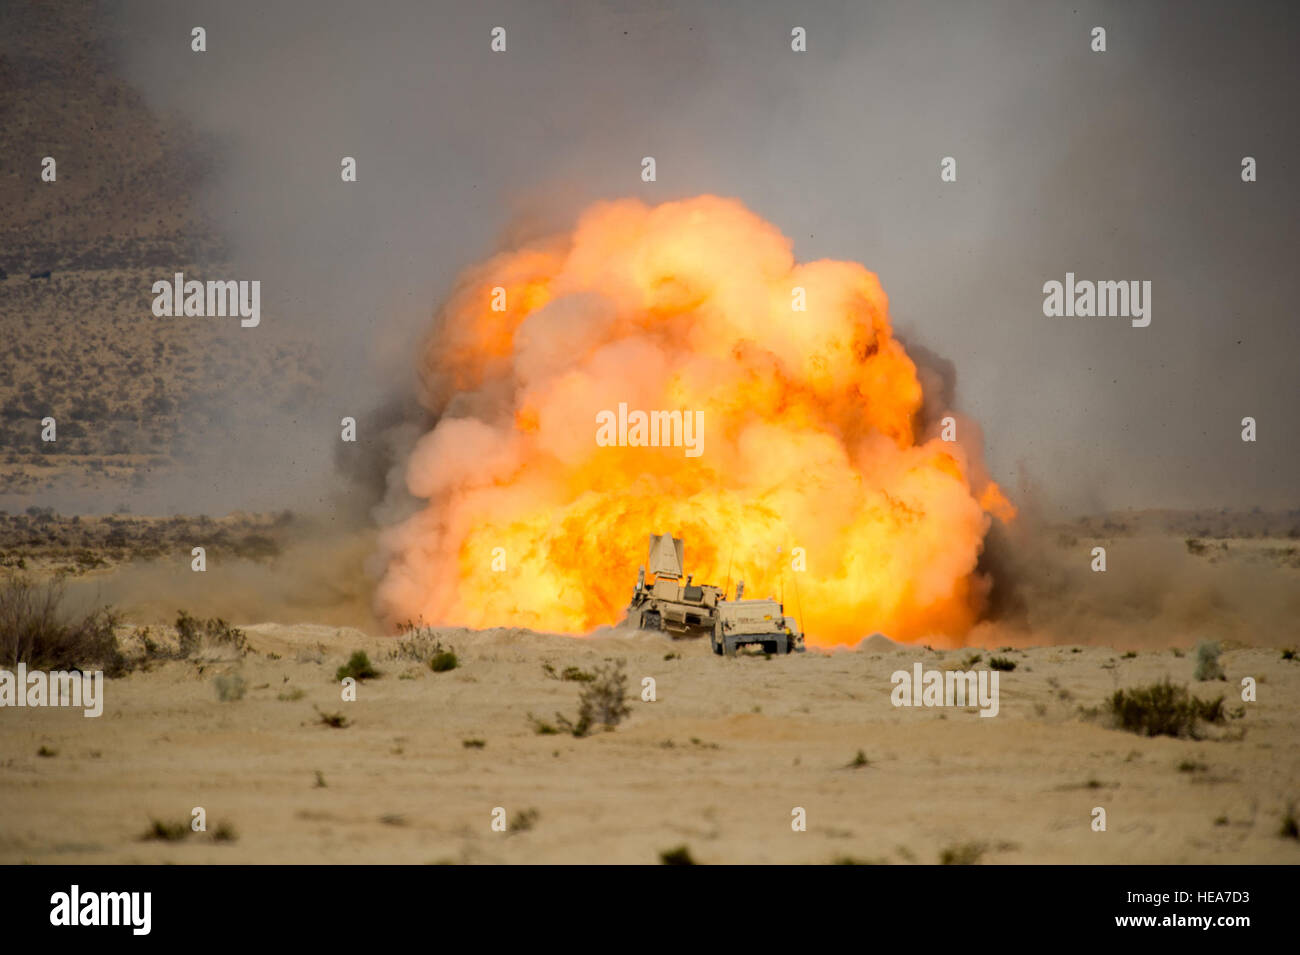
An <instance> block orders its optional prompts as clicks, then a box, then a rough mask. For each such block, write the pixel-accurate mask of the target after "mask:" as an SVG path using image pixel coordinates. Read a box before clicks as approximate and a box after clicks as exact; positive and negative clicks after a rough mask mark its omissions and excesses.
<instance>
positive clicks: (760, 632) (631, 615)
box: [627, 534, 804, 654]
mask: <svg viewBox="0 0 1300 955" xmlns="http://www.w3.org/2000/svg"><path fill="white" fill-rule="evenodd" d="M685 569H686V561H685V547H684V545H683V544H682V541H681V539H680V538H677V537H673V536H671V535H669V534H651V535H650V547H649V553H648V555H647V557H646V562H645V564H644V565H643V566H642V567H641V569H640V571H639V572H638V574H637V578H636V589H635V590H634V591H633V592H632V602H631V603H630V604H629V605H628V608H627V620H628V623H630V624H631V625H632V626H634V627H636V628H638V629H640V630H657V631H661V632H665V633H668V634H670V635H671V636H673V637H674V638H677V637H697V636H703V635H704V634H706V633H707V634H708V635H709V643H710V645H711V646H712V647H713V652H714V653H719V654H722V653H727V654H732V653H735V652H736V648H737V647H741V646H745V645H747V644H760V645H761V646H762V647H763V650H764V651H765V652H767V653H791V652H798V653H802V652H803V650H804V643H803V634H802V633H800V632H799V627H798V625H797V624H796V622H795V620H794V618H793V617H787V616H786V615H785V606H784V605H783V604H782V603H781V602H780V601H777V600H774V599H772V598H771V597H769V598H767V599H765V600H745V599H744V596H745V582H744V581H741V582H740V583H738V584H737V585H736V599H735V600H728V599H727V594H726V591H725V590H723V589H721V588H719V587H715V586H713V585H712V584H696V583H694V582H693V579H692V576H691V575H687V574H686V572H685ZM647 574H648V575H649V576H651V577H653V578H654V579H653V581H651V582H649V583H647V581H646V577H647ZM683 577H685V583H683V582H682V578H683Z"/></svg>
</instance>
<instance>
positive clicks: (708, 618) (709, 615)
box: [627, 534, 724, 638]
mask: <svg viewBox="0 0 1300 955" xmlns="http://www.w3.org/2000/svg"><path fill="white" fill-rule="evenodd" d="M685 568H686V561H685V547H684V545H683V544H682V541H681V539H680V538H677V537H673V536H671V535H669V534H651V535H650V550H649V554H648V555H647V557H646V562H645V564H644V565H643V566H642V567H641V570H640V572H639V573H638V574H637V578H636V589H635V590H634V591H633V592H632V602H631V603H630V604H629V605H628V608H627V619H628V622H629V623H630V624H631V625H632V626H634V627H637V628H638V629H640V630H661V631H663V632H665V633H668V634H669V635H670V636H672V637H674V638H676V637H700V636H703V635H704V634H706V633H712V632H713V626H714V622H715V620H716V618H717V613H718V603H719V601H721V600H723V599H724V598H723V593H722V590H721V589H720V588H718V587H714V586H713V585H711V584H696V583H694V582H693V581H692V578H691V576H690V575H688V574H686V572H685ZM647 573H648V574H649V575H650V576H652V577H653V578H654V580H653V581H652V582H649V583H647V582H646V575H647ZM683 578H684V579H683Z"/></svg>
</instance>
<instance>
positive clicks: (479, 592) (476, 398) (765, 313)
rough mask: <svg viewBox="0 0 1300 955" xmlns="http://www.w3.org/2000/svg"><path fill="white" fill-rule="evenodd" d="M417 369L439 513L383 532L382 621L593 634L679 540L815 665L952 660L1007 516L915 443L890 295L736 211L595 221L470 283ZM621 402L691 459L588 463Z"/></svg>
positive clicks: (616, 458)
mask: <svg viewBox="0 0 1300 955" xmlns="http://www.w3.org/2000/svg"><path fill="white" fill-rule="evenodd" d="M799 290H802V296H803V299H804V302H805V303H806V310H796V308H795V305H796V304H797V303H798V296H799V295H800V294H801V293H800V291H799ZM502 291H503V292H504V299H502ZM503 301H504V310H499V307H500V306H501V304H502V302H503ZM494 305H496V306H498V310H494V307H493V306H494ZM422 372H423V374H422V383H423V388H424V393H423V398H424V401H425V403H426V405H427V406H428V407H429V409H430V410H431V411H432V412H434V413H435V414H437V415H438V416H439V418H438V423H437V425H436V426H435V427H434V428H433V430H431V431H430V432H429V433H428V434H426V435H424V436H423V437H422V438H421V439H420V441H419V442H418V444H417V445H416V447H415V448H414V450H413V452H412V453H411V456H410V459H409V461H408V462H407V469H406V481H407V486H408V488H409V490H410V491H411V493H412V494H414V495H415V496H417V497H418V498H421V499H424V500H425V501H426V502H427V503H426V505H425V507H424V508H423V510H421V511H420V512H419V513H417V514H415V515H414V516H413V517H411V518H410V519H408V520H407V521H405V522H404V523H402V524H400V525H397V526H395V527H391V528H389V529H387V530H386V531H385V533H384V534H383V536H382V545H381V546H382V551H383V558H384V561H385V565H386V569H385V573H384V577H383V579H382V581H381V582H380V586H379V588H378V592H377V603H378V609H379V611H380V613H381V614H382V615H383V616H384V617H385V618H386V619H388V620H390V621H399V620H405V619H417V618H422V619H424V620H425V621H427V622H430V623H437V624H456V625H463V626H470V627H487V626H499V625H514V626H525V627H532V628H535V629H541V630H548V631H554V632H561V633H574V634H579V633H586V632H589V631H590V630H592V629H593V628H594V627H596V626H599V625H601V624H612V623H615V622H617V621H618V620H619V619H620V617H621V616H622V612H623V610H624V608H625V607H626V606H627V603H628V600H629V598H630V596H631V590H632V584H633V582H634V581H635V578H636V572H637V567H638V565H639V564H641V563H642V562H643V561H644V560H645V547H646V539H647V536H648V535H649V534H651V533H672V534H673V535H675V536H678V537H683V538H685V541H686V560H687V570H688V572H690V573H692V574H693V575H694V577H695V580H696V582H708V583H714V584H718V585H722V584H724V583H725V582H726V578H727V577H728V575H729V576H730V579H731V581H732V583H733V585H734V582H735V581H736V580H737V579H741V578H743V579H744V580H745V581H746V592H747V595H749V596H754V597H763V596H769V595H771V596H778V597H783V599H784V600H785V603H786V610H787V613H791V614H796V615H802V618H803V624H804V629H805V630H806V632H807V640H808V643H809V645H812V646H817V645H822V646H826V645H833V644H845V643H853V642H856V641H857V640H859V639H861V638H862V637H863V636H864V635H867V634H870V633H871V632H873V631H877V630H879V631H882V632H884V633H886V634H888V635H889V636H891V637H893V638H895V639H900V640H918V639H922V638H926V637H930V636H935V635H946V636H948V637H949V638H952V639H957V638H960V636H961V635H962V634H964V633H965V632H966V631H967V630H968V629H969V628H970V627H971V626H972V625H973V623H974V622H975V620H976V619H977V617H978V614H979V611H980V607H981V603H982V601H983V598H984V596H985V593H986V590H987V586H988V582H987V581H986V580H985V579H984V578H983V577H982V576H981V575H980V574H979V573H978V572H977V570H976V563H977V561H978V558H979V555H980V551H981V548H982V546H983V538H984V535H985V533H986V531H987V530H988V527H989V524H990V520H991V518H990V514H993V515H996V516H998V517H999V518H1001V519H1003V520H1008V519H1010V518H1011V517H1012V516H1014V513H1015V511H1014V508H1013V507H1012V506H1011V504H1010V503H1009V502H1008V501H1007V500H1006V498H1005V497H1004V496H1003V494H1002V492H1001V491H1000V490H999V489H998V488H997V486H996V485H994V484H992V483H989V482H987V481H985V480H983V479H978V480H975V481H973V480H972V478H971V475H972V471H974V472H976V473H982V468H981V467H980V465H979V462H978V458H977V455H978V453H979V452H978V449H973V450H969V451H968V450H967V449H965V448H963V447H962V445H961V444H960V442H953V441H943V440H941V439H940V437H939V435H938V434H935V435H934V436H931V437H928V438H923V437H922V436H919V435H917V434H916V428H917V427H918V415H919V412H920V410H921V403H922V392H921V384H920V381H919V380H918V376H917V369H916V366H915V364H914V363H913V362H912V360H911V359H910V358H909V357H908V356H907V354H906V352H905V351H904V349H903V347H902V345H901V344H900V343H899V342H898V341H897V340H896V339H894V337H893V336H892V332H891V330H890V325H889V318H888V303H887V299H886V297H885V293H884V291H883V290H882V289H881V287H880V283H879V282H878V281H877V279H876V277H875V276H874V275H873V274H871V273H870V272H868V271H867V270H866V269H864V268H863V267H862V266H860V265H858V264H856V263H852V262H835V261H827V260H822V261H816V262H808V263H803V264H799V263H796V262H795V261H794V258H793V255H792V253H791V244H790V242H789V240H787V239H786V238H785V237H784V236H782V235H781V234H780V233H779V232H778V231H777V230H776V229H775V228H774V227H773V226H771V225H770V224H768V223H766V222H764V221H763V220H761V219H760V218H758V217H757V216H755V215H754V214H753V213H751V212H750V211H748V210H747V209H746V208H745V207H744V206H742V205H741V204H740V203H738V202H736V201H734V200H726V199H720V198H717V197H714V196H701V197H698V198H695V199H690V200H687V201H682V202H670V203H665V204H663V205H660V206H655V207H648V206H646V205H644V204H642V203H640V202H637V201H632V200H625V201H619V202H612V203H601V204H598V205H596V206H593V207H592V208H590V209H589V210H588V211H587V212H586V213H585V214H584V215H583V216H582V217H581V219H580V221H579V222H578V224H577V226H576V228H575V229H574V230H573V232H572V233H571V234H569V235H564V236H560V237H556V238H553V239H550V240H547V241H544V242H539V243H536V244H534V245H531V246H529V247H528V248H525V249H522V250H520V251H515V252H510V253H505V254H502V255H499V256H497V257H495V258H494V259H492V260H490V261H488V262H486V263H484V264H482V265H480V266H478V267H475V268H473V269H471V270H470V271H469V272H468V273H467V274H466V275H465V276H464V277H463V278H462V281H461V283H460V285H459V287H458V289H457V291H456V292H455V294H454V295H453V296H452V298H451V300H450V301H449V302H448V304H447V305H446V307H445V309H444V313H443V316H442V321H441V322H440V323H439V327H438V329H437V332H436V334H435V335H434V337H433V338H432V339H431V340H430V343H429V345H428V346H427V349H426V354H425V356H424V362H423V365H422ZM620 403H624V404H625V405H626V406H627V408H629V409H633V410H643V411H658V410H662V411H679V412H683V413H684V414H693V413H694V412H696V411H698V412H701V415H702V416H701V418H700V420H701V422H702V444H701V446H700V453H699V454H698V456H694V455H692V454H688V453H687V451H688V450H689V449H688V448H686V447H683V446H659V447H638V446H603V445H602V444H600V443H598V441H597V430H598V428H597V425H598V415H600V413H601V412H615V413H616V412H617V409H618V408H619V405H620ZM683 443H685V442H683ZM973 484H979V485H982V486H972V485H973Z"/></svg>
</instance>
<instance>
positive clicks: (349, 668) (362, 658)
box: [334, 650, 379, 680]
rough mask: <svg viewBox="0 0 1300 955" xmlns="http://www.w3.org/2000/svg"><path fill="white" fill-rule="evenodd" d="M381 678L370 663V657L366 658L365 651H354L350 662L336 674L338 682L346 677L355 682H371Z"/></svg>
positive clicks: (349, 659) (349, 658)
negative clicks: (375, 678)
mask: <svg viewBox="0 0 1300 955" xmlns="http://www.w3.org/2000/svg"><path fill="white" fill-rule="evenodd" d="M377 676H379V671H378V670H376V669H375V668H374V667H373V666H372V665H371V663H370V657H368V656H366V651H365V650H354V651H353V652H352V656H350V657H348V662H347V663H345V664H343V666H341V667H339V668H338V670H337V671H336V672H335V674H334V678H335V679H336V680H342V679H344V678H346V677H352V679H354V680H370V679H373V678H374V677H377Z"/></svg>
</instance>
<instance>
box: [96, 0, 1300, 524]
mask: <svg viewBox="0 0 1300 955" xmlns="http://www.w3.org/2000/svg"><path fill="white" fill-rule="evenodd" d="M105 16H106V17H108V18H109V21H108V22H107V23H106V28H107V27H108V26H109V25H111V26H112V27H113V28H114V30H113V33H114V34H115V35H116V36H117V37H118V40H117V43H116V46H115V49H116V50H117V53H118V54H119V55H120V57H121V61H122V69H123V70H124V72H125V73H126V75H127V76H128V77H129V78H130V80H131V81H132V82H133V83H135V84H136V85H137V86H138V87H139V88H140V89H141V90H142V91H143V92H144V94H145V95H146V97H147V98H148V100H149V102H150V103H151V105H153V106H154V107H155V108H157V109H159V110H161V111H163V112H165V113H167V114H172V115H175V116H177V117H181V118H183V119H184V120H185V121H186V122H188V123H189V124H191V125H192V126H193V127H194V128H195V129H196V130H197V131H199V132H200V133H201V134H202V135H203V136H204V137H205V140H206V141H207V142H208V143H209V144H210V146H211V149H212V151H213V156H214V158H215V159H216V165H215V167H214V172H213V174H212V177H211V178H210V179H209V180H208V181H206V182H204V183H202V184H196V191H199V192H201V194H202V197H203V201H204V203H205V205H206V206H207V208H208V209H209V210H210V211H211V212H212V213H213V214H214V215H215V216H216V218H217V221H218V222H219V223H220V225H221V227H222V228H223V230H224V231H225V232H227V234H228V235H229V237H230V239H231V241H232V244H233V247H234V249H235V250H236V255H237V258H238V259H239V262H240V265H241V270H242V271H241V272H240V274H239V276H238V277H243V278H260V279H261V280H262V283H263V300H262V312H263V323H264V324H266V323H269V322H278V323H283V324H285V325H293V326H294V327H296V328H299V329H302V330H305V331H307V332H309V333H310V334H311V335H313V336H314V337H315V338H316V339H317V340H318V341H319V342H320V343H321V346H322V348H323V349H324V350H325V352H326V357H327V360H328V362H329V367H330V369H331V371H332V374H333V379H332V380H334V381H336V382H337V385H336V387H337V389H338V392H339V394H340V396H341V397H340V404H346V405H348V406H353V405H355V406H358V407H361V406H367V405H369V406H373V405H375V404H377V403H379V402H381V401H382V400H384V399H386V398H387V397H389V396H391V395H392V394H393V393H394V392H401V391H411V392H413V384H412V383H411V382H412V379H411V377H410V375H411V372H412V369H413V364H414V363H413V353H414V351H413V348H412V342H413V341H414V339H415V337H416V336H417V335H418V334H419V333H420V332H421V331H422V330H423V329H425V328H427V327H428V324H429V322H430V317H431V315H432V313H433V311H434V309H435V308H436V306H437V304H438V302H439V301H440V300H441V299H442V297H443V296H444V295H445V293H446V292H447V290H448V289H449V287H450V283H451V282H452V280H453V279H454V277H455V275H456V274H457V273H458V272H459V271H460V269H461V268H462V267H464V266H465V265H467V264H469V263H471V262H473V261H476V260H479V259H481V258H484V257H486V256H488V255H490V254H491V253H492V252H493V251H495V250H496V249H497V248H498V247H499V246H500V244H501V242H502V241H503V240H508V239H509V237H511V236H518V235H523V236H525V237H530V236H532V235H534V234H537V233H539V232H545V231H549V230H550V229H552V228H557V227H565V226H567V225H569V224H571V222H572V220H573V218H574V216H575V215H576V213H577V212H578V211H579V210H580V209H581V208H582V207H583V206H585V205H586V204H587V203H589V202H591V201H593V200H596V199H601V198H611V197H617V196H624V195H630V196H636V197H639V198H642V199H644V200H646V201H649V202H655V201H662V200H667V199H673V198H679V197H684V196H690V195H695V194H698V193H706V192H710V193H717V194H721V195H727V196H734V197H737V198H739V199H741V200H742V201H743V202H745V203H746V204H747V205H749V206H750V207H751V208H752V209H754V210H755V211H756V212H757V213H758V214H760V215H762V216H763V217H765V218H767V219H769V220H770V221H772V222H773V223H774V224H776V225H777V226H778V227H779V228H780V229H782V230H783V231H784V232H785V233H786V234H787V235H788V236H790V237H791V238H792V239H793V240H794V249H795V254H796V257H797V258H799V259H801V260H807V259H815V258H823V257H825V258H836V259H850V260H856V261H860V262H862V263H864V264H865V265H866V266H867V267H868V268H869V269H871V270H872V271H874V272H876V273H877V274H878V275H879V276H880V279H881V282H882V283H883V285H884V287H885V290H886V292H887V293H888V294H889V296H890V299H891V311H892V315H893V320H894V323H895V327H896V328H897V329H898V330H899V331H900V334H901V335H902V336H903V337H904V338H905V339H906V340H908V341H915V342H918V343H920V344H922V345H924V346H926V347H927V348H929V349H930V350H932V351H933V352H936V353H938V354H939V355H941V356H944V357H946V358H948V359H950V360H952V361H953V362H954V364H955V366H956V368H957V382H958V403H959V406H960V408H961V409H962V410H964V411H966V412H967V413H969V414H971V415H973V416H974V417H975V418H977V419H978V420H979V421H980V422H981V424H982V425H983V428H984V433H985V439H986V451H987V457H988V463H989V466H990V469H991V470H992V472H993V474H994V476H995V477H997V478H998V479H999V480H1001V481H1002V482H1003V483H1004V484H1005V485H1010V486H1011V488H1012V492H1013V495H1014V487H1015V483H1016V478H1017V474H1018V473H1019V472H1020V470H1021V469H1022V468H1023V471H1024V472H1025V473H1027V474H1028V475H1029V476H1030V478H1031V479H1032V480H1033V481H1034V482H1035V484H1036V485H1038V486H1040V487H1041V490H1042V491H1043V493H1045V495H1046V496H1047V498H1048V500H1049V501H1050V502H1051V503H1053V504H1055V505H1058V506H1060V507H1065V508H1069V509H1085V510H1091V509H1097V508H1106V507H1124V506H1129V505H1132V506H1228V507H1250V506H1253V505H1257V504H1258V505H1263V506H1265V507H1276V506H1292V507H1294V506H1297V504H1300V501H1298V500H1297V497H1298V495H1297V493H1296V488H1297V483H1298V482H1297V475H1298V470H1300V469H1298V467H1297V464H1298V462H1300V421H1298V420H1297V407H1296V406H1297V401H1296V398H1297V395H1298V394H1300V389H1298V388H1297V386H1296V368H1295V362H1296V359H1297V357H1300V347H1298V346H1300V323H1298V322H1297V319H1296V316H1295V315H1294V313H1293V311H1292V303H1293V302H1295V301H1296V299H1297V291H1300V288H1298V286H1300V278H1297V268H1296V253H1297V251H1300V243H1297V231H1296V230H1297V222H1298V221H1300V201H1298V200H1300V184H1298V183H1297V179H1296V176H1297V173H1298V172H1300V170H1297V168H1296V165H1295V156H1296V151H1297V149H1298V148H1300V142H1298V141H1297V140H1298V137H1297V132H1296V121H1295V105H1296V101H1297V98H1296V94H1297V92H1300V88H1298V87H1300V84H1298V83H1297V76H1298V74H1300V66H1297V58H1296V56H1295V54H1294V51H1293V48H1292V44H1293V39H1294V36H1295V35H1296V27H1297V23H1298V21H1300V13H1298V12H1297V8H1296V7H1295V6H1294V5H1291V4H1285V3H1276V4H1270V3H1244V4H1228V3H1214V4H1194V3H1186V2H1169V3H1152V2H1144V3H1141V4H1132V3H1115V4H1096V3H1058V4H1044V3H1041V2H1022V3H979V4H973V3H972V4H966V3H960V4H959V3H917V2H906V3H890V4H883V3H868V2H847V3H794V2H787V3H755V2H745V3H738V2H737V3H701V2H690V3H680V4H674V3H655V4H653V5H652V4H648V3H630V2H629V3H604V4H593V3H576V2H555V3H545V2H538V0H528V2H520V3H494V2H483V3H459V4H450V3H430V2H423V0H421V2H410V3H388V2H379V3H369V4H358V3H352V2H349V3H320V2H313V3H293V4H290V3H275V4H266V3H263V2H250V3H235V2H229V0H221V2H210V3H188V2H166V3H130V4H128V5H126V7H125V9H124V10H110V11H108V12H106V13H105ZM194 26H203V27H205V28H206V29H207V42H208V52H207V53H205V54H201V55H199V54H194V53H192V52H191V51H190V49H189V31H190V29H191V28H192V27H194ZM495 26H502V27H505V28H506V30H507V44H508V48H507V51H506V52H505V53H492V52H491V51H490V49H489V42H490V31H491V29H492V28H493V27H495ZM795 26H802V27H804V28H806V30H807V36H808V40H807V43H808V49H807V52H804V53H794V52H792V51H791V49H790V33H791V29H792V28H793V27H795ZM1094 26H1103V27H1105V28H1106V31H1107V38H1106V39H1107V51H1106V52H1105V53H1094V52H1092V51H1091V49H1090V42H1091V38H1090V32H1091V29H1092V28H1093V27H1094ZM647 155H649V156H654V157H655V158H656V161H657V166H658V170H657V171H658V181H657V182H655V183H651V184H647V183H643V182H642V181H641V179H640V171H641V167H640V160H641V157H643V156H647ZM343 156H355V157H356V158H357V160H358V173H359V181H358V182H357V183H355V184H351V185H344V184H342V183H341V182H340V179H339V161H340V159H341V157H343ZM945 156H952V157H955V159H956V160H957V173H958V177H957V181H956V182H955V183H942V182H940V178H939V164H940V160H941V159H942V158H943V157H945ZM1243 156H1253V157H1255V158H1256V159H1257V161H1258V181H1257V182H1254V183H1249V184H1248V183H1243V182H1242V180H1241V160H1242V157H1243ZM521 224H522V225H521ZM1067 272H1074V273H1075V274H1076V276H1077V277H1078V278H1080V279H1092V280H1131V279H1137V280H1147V281H1150V282H1151V283H1152V302H1151V306H1152V312H1151V315H1152V320H1151V324H1150V326H1149V327H1147V328H1133V327H1131V326H1130V325H1129V323H1128V321H1127V320H1124V319H1117V318H1048V317H1045V316H1044V314H1043V298H1044V296H1043V292H1042V287H1043V284H1044V283H1045V282H1047V281H1050V280H1053V279H1055V280H1057V281H1063V280H1064V279H1065V275H1066V273H1067ZM254 347H255V346H254ZM362 410H364V409H362ZM323 414H325V415H326V416H327V417H329V418H331V419H332V420H333V421H334V422H335V423H336V422H337V417H338V415H337V413H336V409H334V408H329V409H324V411H323ZM1247 415H1249V416H1253V417H1254V418H1256V419H1257V421H1258V433H1259V439H1258V441H1257V442H1256V443H1254V444H1247V443H1244V442H1242V441H1241V439H1240V432H1241V419H1242V418H1243V417H1245V416H1247ZM300 439H301V436H299V440H300ZM287 440H291V439H287ZM302 447H303V456H302V458H301V461H300V462H299V466H300V467H302V468H304V469H312V468H316V467H317V466H318V465H320V466H325V465H324V464H321V462H327V460H328V457H329V455H330V453H332V450H333V449H332V448H331V447H330V446H329V445H328V443H321V442H303V444H302ZM316 457H319V458H320V461H319V462H318V461H317V460H316ZM261 464H262V465H263V466H264V467H263V468H261V469H260V470H261V472H263V473H266V474H272V473H277V470H278V473H285V472H284V471H283V469H277V468H276V467H275V462H272V461H263V462H261ZM249 473H250V475H256V474H257V473H259V468H258V467H255V466H250V467H249ZM250 480H254V481H255V480H256V477H255V476H254V477H250ZM266 480H267V481H271V479H270V478H269V477H268V478H267V479H266ZM272 483H273V482H272ZM268 486H270V485H269V484H268ZM259 503H260V502H259Z"/></svg>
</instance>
